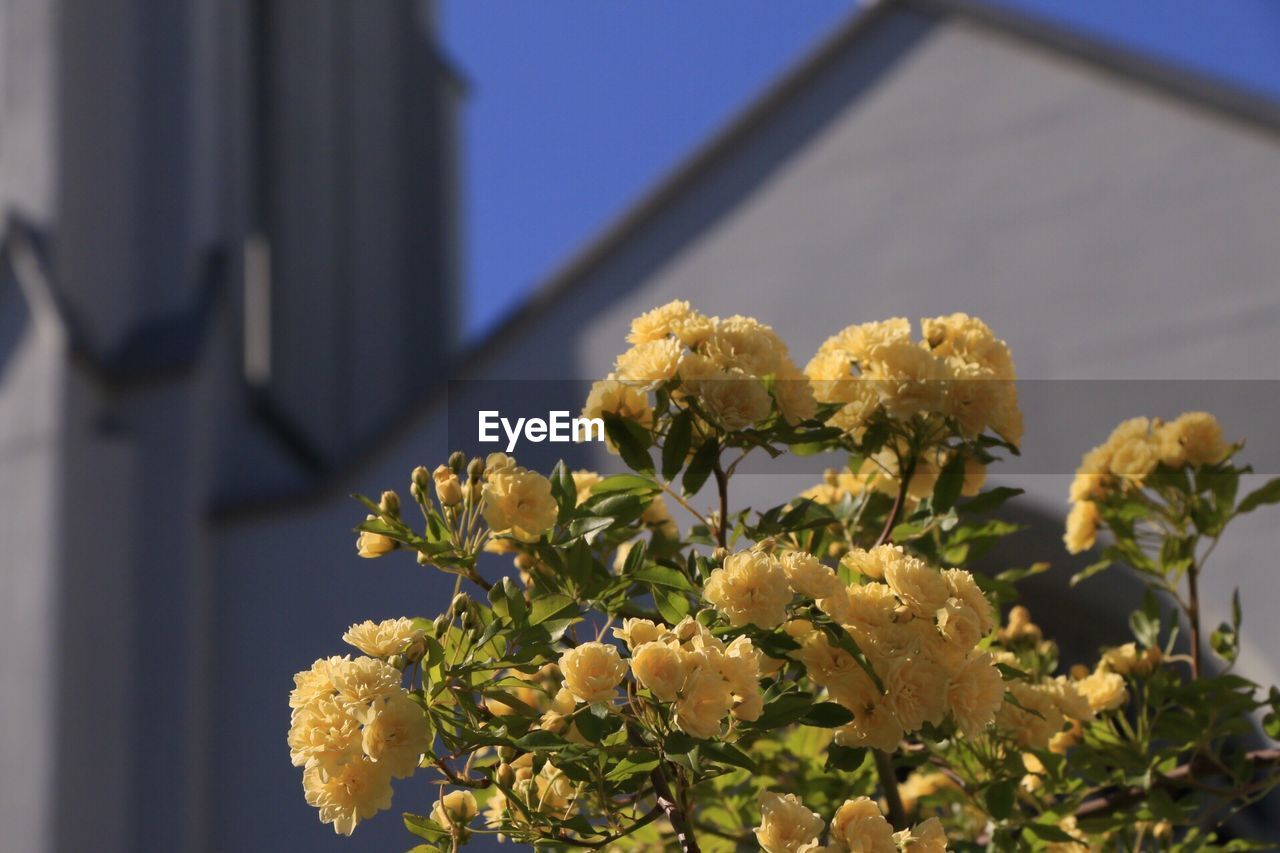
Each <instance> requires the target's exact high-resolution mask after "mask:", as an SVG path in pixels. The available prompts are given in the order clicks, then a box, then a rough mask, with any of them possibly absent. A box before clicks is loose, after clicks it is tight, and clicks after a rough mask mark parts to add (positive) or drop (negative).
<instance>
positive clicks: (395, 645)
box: [342, 617, 426, 658]
mask: <svg viewBox="0 0 1280 853" xmlns="http://www.w3.org/2000/svg"><path fill="white" fill-rule="evenodd" d="M425 636H426V631H425V630H423V629H422V628H415V627H414V626H413V620H412V619H405V618H403V617H401V618H399V619H387V620H386V621H383V622H373V621H371V620H367V621H365V622H361V623H360V624H359V625H352V626H351V627H350V628H348V629H347V633H345V634H343V635H342V640H343V642H345V643H347V644H348V645H351V646H355V647H356V648H357V649H359V650H360V651H362V652H364V653H365V654H366V655H369V656H370V657H375V658H385V657H390V656H391V655H394V654H399V653H400V652H403V651H404V650H405V647H406V646H409V645H411V644H413V643H418V642H421V641H422V639H423V637H425Z"/></svg>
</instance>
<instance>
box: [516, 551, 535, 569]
mask: <svg viewBox="0 0 1280 853" xmlns="http://www.w3.org/2000/svg"><path fill="white" fill-rule="evenodd" d="M512 562H513V563H515V566H516V568H517V569H519V570H520V571H522V572H529V571H533V567H534V566H535V565H537V562H538V561H537V560H535V559H534V558H533V556H532V555H530V554H516V556H515V559H514V560H512Z"/></svg>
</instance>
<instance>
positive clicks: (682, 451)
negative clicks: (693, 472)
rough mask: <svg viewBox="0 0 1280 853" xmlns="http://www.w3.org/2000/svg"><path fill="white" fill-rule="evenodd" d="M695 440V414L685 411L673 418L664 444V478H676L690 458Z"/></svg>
mask: <svg viewBox="0 0 1280 853" xmlns="http://www.w3.org/2000/svg"><path fill="white" fill-rule="evenodd" d="M692 440H693V416H692V415H691V414H689V412H688V411H683V412H681V413H680V414H678V415H676V416H675V417H674V418H673V419H672V420H671V426H670V427H669V428H668V429H667V438H666V441H665V443H664V444H663V445H662V478H663V479H664V480H668V481H670V480H674V479H675V478H676V474H679V473H680V469H681V468H683V467H684V461H685V460H686V459H687V458H689V446H690V442H691V441H692Z"/></svg>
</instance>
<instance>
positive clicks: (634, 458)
mask: <svg viewBox="0 0 1280 853" xmlns="http://www.w3.org/2000/svg"><path fill="white" fill-rule="evenodd" d="M604 431H605V433H606V434H607V435H608V436H609V440H610V441H611V442H613V446H614V447H616V448H617V449H618V455H619V456H621V457H622V461H623V462H625V463H627V466H628V467H629V468H631V470H633V471H643V472H644V473H646V474H652V473H653V459H651V458H650V457H649V445H650V444H651V443H652V439H651V437H650V435H649V431H648V430H646V429H645V428H644V427H642V426H641V425H640V424H638V423H636V422H635V421H633V420H631V419H629V418H623V417H619V416H618V415H616V414H612V413H610V412H605V413H604Z"/></svg>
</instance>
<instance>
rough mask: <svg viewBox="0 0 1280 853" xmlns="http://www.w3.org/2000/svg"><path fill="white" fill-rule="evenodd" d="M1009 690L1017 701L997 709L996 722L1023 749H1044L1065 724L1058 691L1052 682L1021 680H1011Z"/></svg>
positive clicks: (1006, 703)
mask: <svg viewBox="0 0 1280 853" xmlns="http://www.w3.org/2000/svg"><path fill="white" fill-rule="evenodd" d="M1008 689H1009V692H1010V693H1012V694H1013V698H1014V699H1016V700H1017V701H1018V704H1017V705H1014V704H1013V703H1012V702H1005V703H1004V704H1002V705H1001V706H1000V708H999V710H998V711H997V712H996V724H997V725H998V726H999V727H1000V728H1001V729H1003V730H1004V731H1007V732H1009V733H1010V734H1011V735H1013V737H1014V739H1015V740H1017V742H1018V744H1019V745H1020V746H1022V747H1023V748H1025V749H1043V748H1044V747H1045V746H1047V745H1048V744H1049V739H1050V738H1052V737H1053V736H1054V735H1056V734H1057V733H1058V732H1060V731H1061V730H1062V727H1063V726H1064V725H1065V724H1066V718H1064V717H1063V715H1062V711H1061V710H1059V708H1058V697H1057V692H1058V691H1057V690H1056V689H1055V688H1054V687H1053V686H1051V685H1042V684H1027V683H1026V682H1024V681H1012V682H1010V683H1009V684H1008ZM1019 706H1021V707H1019Z"/></svg>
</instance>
